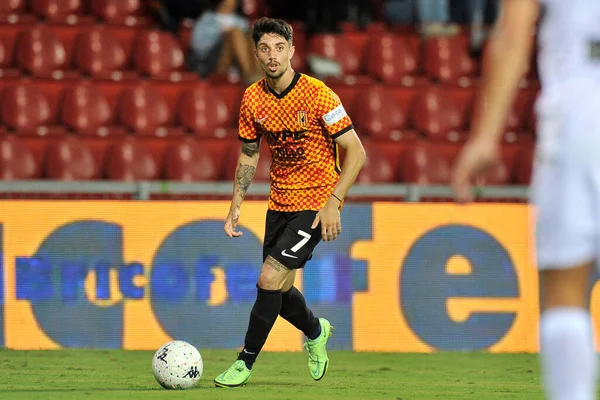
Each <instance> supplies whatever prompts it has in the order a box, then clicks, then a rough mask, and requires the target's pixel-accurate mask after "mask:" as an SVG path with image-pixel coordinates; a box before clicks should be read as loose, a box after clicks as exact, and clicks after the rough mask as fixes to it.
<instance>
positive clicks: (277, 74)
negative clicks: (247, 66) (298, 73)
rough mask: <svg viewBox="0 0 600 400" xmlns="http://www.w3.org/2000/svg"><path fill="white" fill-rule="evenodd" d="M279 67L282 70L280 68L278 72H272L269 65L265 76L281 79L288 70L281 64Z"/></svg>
mask: <svg viewBox="0 0 600 400" xmlns="http://www.w3.org/2000/svg"><path fill="white" fill-rule="evenodd" d="M279 66H280V67H282V68H278V69H277V71H275V72H271V71H270V70H269V65H267V68H266V69H265V74H267V76H268V77H269V78H271V79H279V78H281V77H282V76H283V74H285V72H286V71H287V68H286V67H283V64H279Z"/></svg>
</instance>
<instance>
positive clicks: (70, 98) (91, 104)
mask: <svg viewBox="0 0 600 400" xmlns="http://www.w3.org/2000/svg"><path fill="white" fill-rule="evenodd" d="M60 114H61V115H60V117H61V121H62V122H63V123H64V124H65V125H66V126H67V127H68V128H69V129H70V130H72V131H74V132H77V133H78V134H81V135H84V136H101V137H104V136H114V135H116V134H117V133H121V134H122V133H124V130H123V129H119V128H116V127H114V126H113V125H114V115H113V112H112V109H111V107H110V104H109V103H108V100H107V99H106V97H105V96H104V94H103V93H102V91H101V90H100V89H99V88H98V87H96V86H94V85H92V84H87V83H81V84H78V85H75V86H72V87H67V88H66V89H65V91H64V93H63V97H62V107H61V108H60Z"/></svg>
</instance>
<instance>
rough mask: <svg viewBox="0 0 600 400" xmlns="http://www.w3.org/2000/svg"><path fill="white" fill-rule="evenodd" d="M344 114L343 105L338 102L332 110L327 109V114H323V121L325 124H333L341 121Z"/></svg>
mask: <svg viewBox="0 0 600 400" xmlns="http://www.w3.org/2000/svg"><path fill="white" fill-rule="evenodd" d="M346 115H348V114H346V110H344V106H343V105H341V104H340V105H339V106H337V107H336V108H334V109H333V110H331V111H329V112H328V113H327V114H325V115H323V121H325V123H326V124H327V125H333V124H335V123H336V122H339V121H341V120H342V118H344V117H345V116H346Z"/></svg>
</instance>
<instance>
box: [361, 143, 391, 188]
mask: <svg viewBox="0 0 600 400" xmlns="http://www.w3.org/2000/svg"><path fill="white" fill-rule="evenodd" d="M362 143H363V147H364V149H365V152H366V153H367V159H366V161H365V164H364V165H363V167H362V169H361V170H360V173H359V174H358V177H357V178H356V182H358V183H360V184H371V183H395V182H396V181H397V180H398V171H397V170H395V169H394V168H393V166H392V164H391V163H390V162H389V161H388V159H387V158H386V157H385V156H384V154H383V153H381V152H380V151H379V148H378V147H377V146H376V145H374V144H373V143H371V141H370V140H363V141H362Z"/></svg>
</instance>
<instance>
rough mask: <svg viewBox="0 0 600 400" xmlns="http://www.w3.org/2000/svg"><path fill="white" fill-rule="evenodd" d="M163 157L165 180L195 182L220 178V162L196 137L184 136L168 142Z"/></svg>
mask: <svg viewBox="0 0 600 400" xmlns="http://www.w3.org/2000/svg"><path fill="white" fill-rule="evenodd" d="M164 158H165V162H164V169H165V173H164V175H165V178H166V179H167V180H173V181H180V182H196V181H217V180H219V179H220V178H221V165H220V162H219V161H218V159H216V158H214V156H213V154H211V153H210V152H209V151H208V150H207V149H206V148H205V147H204V146H203V145H202V142H201V141H200V140H198V139H196V138H193V137H185V138H182V139H180V140H178V141H176V142H174V143H171V144H169V146H168V147H167V149H166V150H165V157H164Z"/></svg>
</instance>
